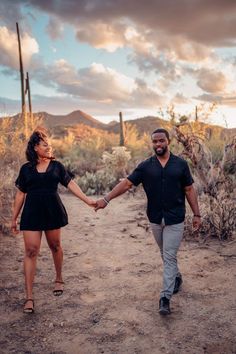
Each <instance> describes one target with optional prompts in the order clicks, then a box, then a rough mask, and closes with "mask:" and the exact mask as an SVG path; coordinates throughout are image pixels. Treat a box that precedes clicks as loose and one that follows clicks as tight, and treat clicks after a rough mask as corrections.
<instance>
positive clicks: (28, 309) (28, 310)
mask: <svg viewBox="0 0 236 354" xmlns="http://www.w3.org/2000/svg"><path fill="white" fill-rule="evenodd" d="M28 301H31V302H32V306H31V307H26V308H25V307H24V309H23V312H24V313H34V300H33V299H26V300H25V304H26V303H27V302H28Z"/></svg>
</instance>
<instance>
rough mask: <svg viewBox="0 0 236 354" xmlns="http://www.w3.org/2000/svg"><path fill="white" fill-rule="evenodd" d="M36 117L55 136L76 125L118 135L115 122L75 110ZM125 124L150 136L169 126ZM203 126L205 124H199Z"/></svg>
mask: <svg viewBox="0 0 236 354" xmlns="http://www.w3.org/2000/svg"><path fill="white" fill-rule="evenodd" d="M35 115H36V116H38V117H40V118H41V119H42V123H43V124H44V125H45V126H46V127H48V128H49V129H51V130H52V131H54V133H55V132H57V134H59V135H60V134H61V133H62V132H65V131H66V127H75V126H76V125H80V124H83V125H87V126H89V127H91V128H95V129H100V130H106V131H108V132H112V133H116V134H118V133H119V130H120V125H119V122H117V121H112V122H110V123H108V124H105V123H102V122H100V121H99V120H97V119H95V118H94V117H92V116H90V115H89V114H87V113H85V112H83V111H81V110H77V111H74V112H71V113H69V114H67V115H53V114H49V113H47V112H39V113H36V114H35ZM19 117H20V114H18V115H16V116H14V117H13V118H19ZM125 123H128V124H129V125H131V126H135V127H136V129H137V131H138V133H139V134H140V135H142V134H143V133H147V134H150V133H151V132H153V131H154V130H155V129H157V128H160V127H162V128H166V129H170V127H171V125H170V122H169V121H167V120H164V119H161V118H158V117H153V116H147V117H143V118H137V119H132V120H125ZM201 124H202V125H203V126H204V125H205V123H201ZM207 126H208V129H210V130H211V133H212V134H213V135H217V136H218V137H221V138H224V139H225V138H226V139H227V138H228V137H229V138H230V137H231V136H234V135H236V128H231V129H227V128H223V127H220V126H216V125H209V124H207ZM212 134H211V135H212Z"/></svg>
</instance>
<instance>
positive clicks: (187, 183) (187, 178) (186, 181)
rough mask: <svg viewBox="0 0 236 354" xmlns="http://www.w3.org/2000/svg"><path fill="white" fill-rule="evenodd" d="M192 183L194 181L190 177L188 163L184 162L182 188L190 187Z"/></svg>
mask: <svg viewBox="0 0 236 354" xmlns="http://www.w3.org/2000/svg"><path fill="white" fill-rule="evenodd" d="M193 183H194V179H193V177H192V175H191V172H190V168H189V165H188V163H187V162H186V161H185V166H184V174H183V186H184V187H187V186H191V185H192V184H193Z"/></svg>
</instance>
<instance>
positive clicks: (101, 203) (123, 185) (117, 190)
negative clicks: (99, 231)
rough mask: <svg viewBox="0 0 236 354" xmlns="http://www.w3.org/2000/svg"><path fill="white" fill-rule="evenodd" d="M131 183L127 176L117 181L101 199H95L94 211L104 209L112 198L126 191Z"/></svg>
mask: <svg viewBox="0 0 236 354" xmlns="http://www.w3.org/2000/svg"><path fill="white" fill-rule="evenodd" d="M132 185H133V183H132V182H130V181H129V180H128V178H125V179H123V181H121V182H120V183H118V184H117V185H116V186H115V187H114V188H113V189H112V190H111V191H110V192H109V193H108V194H107V195H106V196H105V197H104V198H103V199H99V200H97V206H96V208H95V211H97V210H99V209H104V208H105V207H106V206H107V204H108V203H109V202H110V201H111V200H112V199H114V198H116V197H118V196H119V195H121V194H123V193H125V192H127V190H128V189H130V188H131V187H132Z"/></svg>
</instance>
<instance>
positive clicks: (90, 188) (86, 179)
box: [76, 169, 117, 195]
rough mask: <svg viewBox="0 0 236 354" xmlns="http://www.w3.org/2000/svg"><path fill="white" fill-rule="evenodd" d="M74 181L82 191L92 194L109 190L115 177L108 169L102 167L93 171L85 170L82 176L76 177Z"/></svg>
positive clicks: (115, 180)
mask: <svg viewBox="0 0 236 354" xmlns="http://www.w3.org/2000/svg"><path fill="white" fill-rule="evenodd" d="M76 182H77V183H78V184H79V186H80V188H81V189H82V191H83V192H84V193H86V194H88V195H94V194H103V193H106V192H108V191H110V190H111V189H112V188H113V187H114V186H115V185H116V183H117V179H116V177H115V176H114V175H113V174H111V173H110V172H109V171H108V170H106V169H102V170H99V171H97V172H95V173H90V172H86V173H85V175H84V176H82V177H78V178H76Z"/></svg>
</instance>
